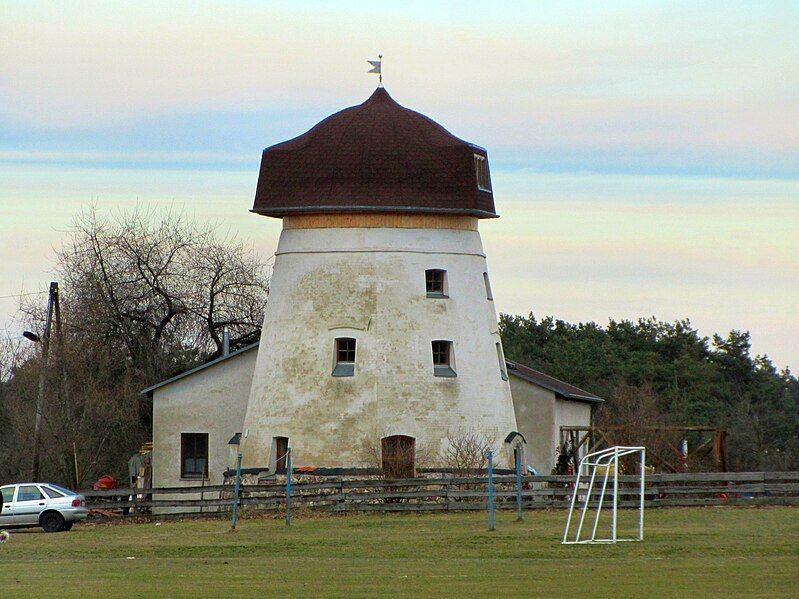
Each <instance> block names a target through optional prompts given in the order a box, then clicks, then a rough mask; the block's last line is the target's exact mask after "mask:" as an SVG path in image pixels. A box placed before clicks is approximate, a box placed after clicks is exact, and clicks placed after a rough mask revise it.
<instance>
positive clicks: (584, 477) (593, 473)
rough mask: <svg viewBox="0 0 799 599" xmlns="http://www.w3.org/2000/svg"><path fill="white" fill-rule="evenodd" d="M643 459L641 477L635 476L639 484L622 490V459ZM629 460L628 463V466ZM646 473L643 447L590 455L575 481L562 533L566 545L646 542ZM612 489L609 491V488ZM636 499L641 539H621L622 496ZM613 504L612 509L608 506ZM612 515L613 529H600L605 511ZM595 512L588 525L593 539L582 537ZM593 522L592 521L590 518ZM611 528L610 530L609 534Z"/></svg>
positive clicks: (615, 448)
mask: <svg viewBox="0 0 799 599" xmlns="http://www.w3.org/2000/svg"><path fill="white" fill-rule="evenodd" d="M636 454H637V455H638V457H640V465H639V466H638V473H637V474H636V475H635V476H636V477H637V478H638V480H636V481H635V482H637V483H638V484H637V485H636V486H635V487H629V486H625V488H624V489H619V474H623V473H622V472H620V471H621V464H620V463H619V459H620V458H624V457H626V456H635V455H636ZM630 461H631V460H630V459H629V458H628V459H627V460H625V463H627V464H629V463H630ZM645 470H646V449H644V448H643V447H610V448H609V449H603V450H601V451H595V452H593V453H589V454H588V455H586V456H585V457H584V458H583V459H581V460H580V465H579V467H578V468H577V476H576V477H575V480H574V488H573V489H572V496H571V501H570V505H569V515H568V517H567V518H566V528H565V530H564V531H563V541H562V543H563V544H564V545H576V544H592V543H615V542H617V541H643V540H644V472H645ZM609 486H610V488H608V487H609ZM620 492H623V494H624V495H627V496H629V495H631V494H635V495H637V496H638V497H637V500H638V501H637V502H636V503H637V506H638V535H637V536H636V537H632V536H619V535H618V529H617V523H618V511H619V495H620ZM609 497H610V500H612V503H611V505H610V506H609V507H606V503H607V502H608V501H609V499H608V498H609ZM575 508H576V511H577V512H579V521H578V522H577V525H576V527H575V531H574V532H573V533H572V532H571V528H572V518H573V516H575ZM603 508H605V509H606V511H607V510H608V509H610V510H611V512H610V525H609V527H608V526H607V525H603V526H601V527H600V524H599V518H600V516H601V515H602V509H603ZM592 509H593V510H595V512H594V514H593V524H590V523H589V524H588V526H589V527H590V529H591V534H590V536H589V535H588V534H587V533H586V534H584V533H583V526H584V525H586V516H587V514H588V512H589V511H590V510H592ZM588 520H589V521H590V520H591V518H590V517H589V518H588ZM608 528H609V530H608Z"/></svg>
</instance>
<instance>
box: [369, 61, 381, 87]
mask: <svg viewBox="0 0 799 599" xmlns="http://www.w3.org/2000/svg"><path fill="white" fill-rule="evenodd" d="M366 62H368V63H369V64H370V65H372V69H371V70H369V71H367V73H376V74H377V75H378V76H379V78H380V79H379V84H380V85H381V86H382V85H383V70H382V65H383V55H382V54H378V55H377V60H367V61H366Z"/></svg>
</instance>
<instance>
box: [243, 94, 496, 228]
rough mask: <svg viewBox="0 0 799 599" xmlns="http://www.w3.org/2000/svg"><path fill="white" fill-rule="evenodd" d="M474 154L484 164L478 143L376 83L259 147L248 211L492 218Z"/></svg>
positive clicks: (490, 202)
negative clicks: (359, 99) (366, 93)
mask: <svg viewBox="0 0 799 599" xmlns="http://www.w3.org/2000/svg"><path fill="white" fill-rule="evenodd" d="M475 154H477V155H479V156H483V157H486V164H487V155H486V151H485V150H484V149H483V148H480V147H478V146H475V145H472V144H470V143H468V142H465V141H463V140H461V139H458V138H457V137H455V136H454V135H452V134H451V133H450V132H449V131H447V130H446V129H444V128H443V127H442V126H441V125H439V124H438V123H436V122H434V121H433V120H431V119H429V118H427V117H426V116H424V115H422V114H419V113H418V112H414V111H413V110H409V109H407V108H404V107H402V106H400V105H399V104H397V103H396V102H395V101H394V100H393V99H392V98H391V96H389V95H388V92H387V91H386V90H385V89H384V88H382V87H379V88H377V89H376V90H375V92H374V93H373V94H372V95H371V97H370V98H369V99H368V100H366V101H365V102H364V103H363V104H359V105H358V106H352V107H350V108H345V109H344V110H342V111H340V112H337V113H335V114H333V115H331V116H329V117H327V118H326V119H325V120H323V121H321V122H320V123H319V124H317V125H316V126H315V127H313V129H311V130H310V131H308V132H307V133H304V134H303V135H300V136H299V137H295V138H294V139H291V140H289V141H286V142H283V143H280V144H277V145H274V146H272V147H269V148H267V149H265V150H264V152H263V156H262V158H261V172H260V174H259V176H258V187H257V189H256V192H255V204H254V206H253V210H252V211H253V212H257V213H259V214H264V215H267V216H277V217H281V216H286V215H288V214H295V213H320V212H328V213H329V212H417V213H418V212H432V213H450V214H465V215H473V216H477V217H479V218H493V217H496V216H497V214H496V212H495V210H494V195H493V194H492V193H491V192H490V191H484V190H482V189H478V186H477V174H476V170H475V157H474V156H475ZM489 181H490V179H489ZM489 186H490V185H489Z"/></svg>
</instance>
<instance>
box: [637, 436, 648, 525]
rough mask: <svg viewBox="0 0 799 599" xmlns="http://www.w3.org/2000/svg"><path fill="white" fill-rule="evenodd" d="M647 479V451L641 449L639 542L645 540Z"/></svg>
mask: <svg viewBox="0 0 799 599" xmlns="http://www.w3.org/2000/svg"><path fill="white" fill-rule="evenodd" d="M645 477H646V449H643V448H642V449H641V505H640V509H639V513H638V540H639V541H643V540H644V493H645V484H644V478H645Z"/></svg>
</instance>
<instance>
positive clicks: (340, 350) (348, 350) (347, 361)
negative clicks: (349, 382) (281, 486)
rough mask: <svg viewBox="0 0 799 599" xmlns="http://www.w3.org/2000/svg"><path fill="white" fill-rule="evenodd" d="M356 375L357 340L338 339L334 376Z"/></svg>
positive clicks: (349, 338) (348, 338)
mask: <svg viewBox="0 0 799 599" xmlns="http://www.w3.org/2000/svg"><path fill="white" fill-rule="evenodd" d="M354 375H355V339H352V338H351V337H339V338H338V339H336V361H335V364H334V365H333V376H354Z"/></svg>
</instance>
